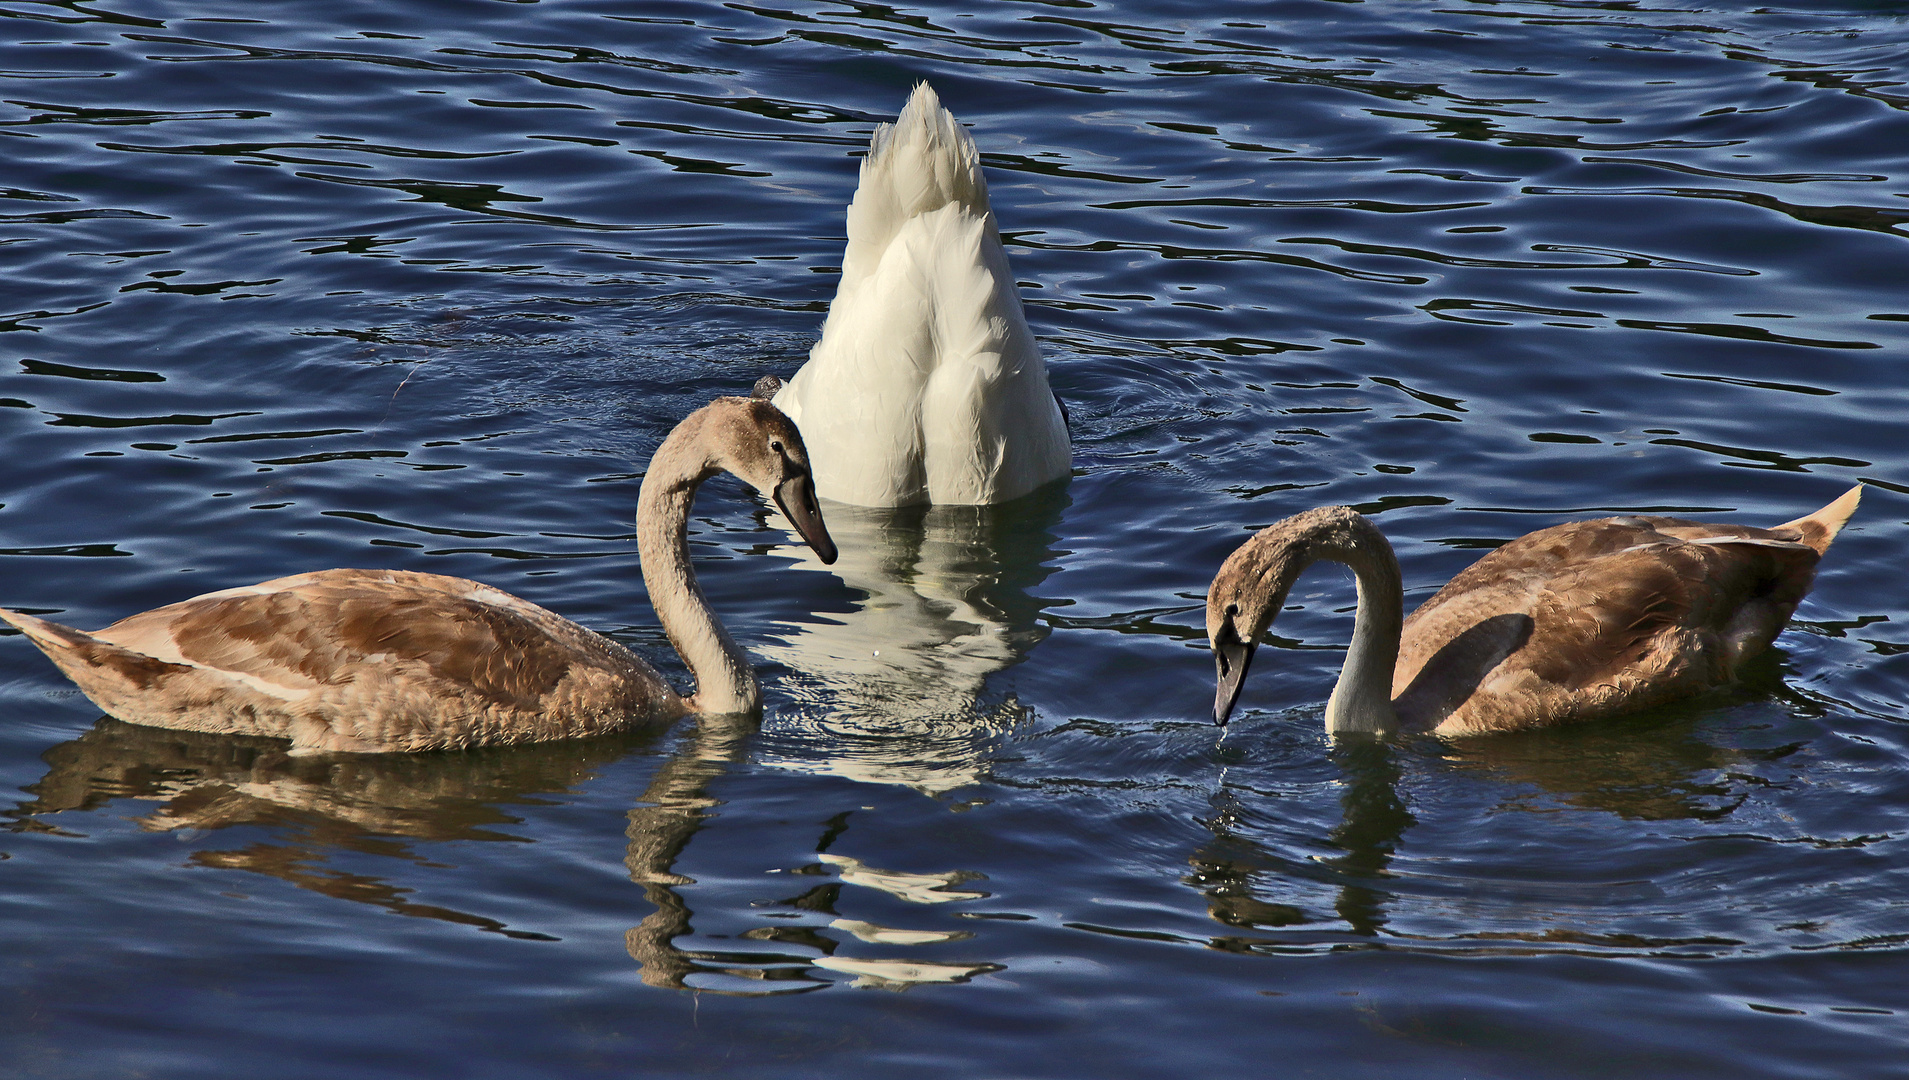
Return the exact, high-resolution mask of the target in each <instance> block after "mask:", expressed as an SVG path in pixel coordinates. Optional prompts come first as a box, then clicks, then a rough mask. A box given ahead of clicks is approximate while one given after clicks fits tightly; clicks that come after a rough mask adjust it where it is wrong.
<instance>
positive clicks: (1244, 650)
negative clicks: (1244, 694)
mask: <svg viewBox="0 0 1909 1080" xmlns="http://www.w3.org/2000/svg"><path fill="white" fill-rule="evenodd" d="M1252 662H1253V646H1251V645H1248V644H1247V643H1245V642H1243V641H1241V640H1240V639H1239V637H1238V636H1237V635H1235V634H1234V633H1233V628H1232V627H1230V626H1222V627H1220V632H1219V633H1218V634H1215V635H1214V637H1213V663H1214V665H1215V666H1216V667H1217V668H1218V669H1219V686H1218V688H1217V689H1216V690H1215V691H1214V693H1213V722H1214V723H1216V724H1220V725H1222V726H1224V725H1225V724H1226V719H1227V717H1229V716H1232V715H1233V703H1234V702H1236V701H1238V700H1239V698H1240V685H1241V684H1242V683H1244V682H1245V681H1246V668H1247V666H1248V665H1250V664H1251V663H1252Z"/></svg>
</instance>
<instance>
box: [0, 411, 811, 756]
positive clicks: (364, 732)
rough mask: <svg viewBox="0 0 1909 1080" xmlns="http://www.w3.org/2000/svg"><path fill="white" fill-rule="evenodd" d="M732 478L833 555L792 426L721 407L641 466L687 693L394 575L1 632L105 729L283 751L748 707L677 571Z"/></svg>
mask: <svg viewBox="0 0 1909 1080" xmlns="http://www.w3.org/2000/svg"><path fill="white" fill-rule="evenodd" d="M721 470H727V471H730V472H734V473H736V474H737V475H738V476H740V477H742V478H743V479H744V480H746V481H748V482H749V483H750V484H752V485H754V486H755V487H756V488H757V489H759V490H762V491H765V492H769V493H771V494H772V495H773V497H774V498H775V500H776V502H777V504H778V505H779V506H780V507H781V509H782V511H783V513H784V514H785V515H786V516H787V517H788V518H789V520H790V521H791V522H793V523H794V524H795V525H796V527H797V529H798V531H800V532H801V533H802V535H803V538H804V539H805V540H807V541H808V542H809V543H810V545H811V546H813V547H814V548H815V549H816V552H817V554H818V555H820V556H821V557H822V559H823V561H824V562H831V561H833V560H834V557H835V548H834V544H833V543H832V542H831V541H830V540H829V537H828V532H827V530H826V529H825V528H824V527H823V525H822V519H821V515H820V511H819V509H818V508H817V506H816V503H815V498H814V495H813V493H812V491H811V489H810V486H809V471H808V458H807V453H806V451H805V450H804V448H803V446H802V437H801V435H800V434H798V433H797V431H796V428H795V425H794V424H792V423H790V422H789V420H788V418H787V417H785V416H783V415H782V414H781V413H780V412H779V411H777V410H776V408H775V407H774V406H773V405H770V404H769V403H768V402H766V401H759V400H751V399H747V398H722V399H719V400H717V401H715V402H713V403H711V404H710V405H708V406H705V407H704V408H702V409H699V410H697V411H696V412H694V413H692V414H691V415H690V416H689V417H687V418H685V419H684V420H683V422H682V423H681V424H678V425H677V427H676V429H675V430H674V431H672V432H671V433H670V436H669V438H667V439H665V440H664V442H663V445H662V447H661V448H659V449H658V450H657V452H656V456H655V457H654V458H653V459H652V460H651V462H650V469H649V472H648V473H646V474H645V476H644V480H643V489H642V493H641V495H640V496H639V500H638V506H637V543H638V546H639V548H640V550H641V552H642V556H643V577H644V581H645V583H646V585H647V586H648V588H649V592H650V597H651V600H652V602H653V603H654V604H655V605H656V608H657V613H658V616H659V618H660V619H661V621H662V623H663V627H664V629H665V631H666V632H667V633H668V634H669V636H670V640H671V642H672V643H673V644H675V645H676V647H677V650H678V651H679V652H681V653H682V654H683V658H684V660H685V661H686V662H687V663H688V665H689V668H690V671H691V673H692V674H694V675H695V676H696V679H697V686H698V692H697V694H696V695H695V696H693V697H689V698H684V697H681V696H679V695H678V694H677V693H676V691H674V690H673V689H671V688H670V686H669V684H668V683H667V682H665V681H664V680H663V678H662V676H660V675H658V674H657V672H656V670H655V669H654V668H652V667H651V666H650V665H649V664H647V663H645V662H644V661H643V659H642V658H641V657H639V656H637V655H636V654H635V653H632V652H631V651H630V650H628V649H626V648H624V647H623V646H622V645H619V644H617V643H616V642H614V641H611V640H610V639H608V638H605V637H603V636H601V635H599V634H595V633H592V632H591V631H589V630H586V629H584V628H583V627H581V626H578V625H577V624H576V623H573V622H571V621H570V620H568V619H565V618H563V617H562V616H559V615H557V614H555V613H553V612H550V611H547V610H545V609H543V608H541V607H538V606H537V605H535V604H532V603H530V602H529V601H526V600H520V599H518V598H517V597H514V596H511V595H510V594H509V593H506V592H503V591H501V590H498V589H494V588H491V587H490V586H488V585H481V584H478V583H477V582H474V581H466V580H463V579H462V578H452V577H441V576H439V575H437V574H421V573H415V572H412V571H405V570H321V571H318V572H316V573H310V574H299V575H297V576H294V577H286V578H279V579H277V580H275V581H267V582H264V583H263V584H259V585H249V586H245V587H242V588H237V589H226V590H224V591H222V592H214V593H207V594H205V595H204V596H198V597H194V598H192V599H190V600H185V601H181V602H180V603H177V604H170V605H167V606H166V607H162V608H156V609H154V610H152V611H148V612H144V613H141V614H138V615H134V616H131V617H130V618H126V619H122V620H120V621H119V622H116V623H114V624H113V625H111V626H109V627H107V628H106V629H104V630H101V631H99V632H98V633H94V634H88V633H85V632H83V631H79V630H74V629H71V628H69V627H65V626H60V625H59V624H57V623H51V622H47V621H46V620H44V619H37V618H34V617H33V616H30V615H21V614H18V613H16V612H10V611H5V610H3V609H0V619H5V620H6V621H7V622H9V623H12V624H13V625H14V626H16V627H18V628H19V629H20V630H21V632H23V633H24V634H26V636H27V637H28V638H29V639H30V640H31V641H32V642H33V643H34V644H35V645H37V646H39V647H40V649H41V650H42V651H43V652H45V653H46V654H47V655H48V656H49V657H51V658H52V659H53V662H54V663H56V664H58V665H59V666H60V670H62V671H64V672H65V673H66V674H67V676H68V677H69V678H71V679H72V680H73V681H74V682H75V683H77V684H78V685H79V687H80V689H81V691H83V692H84V693H85V694H86V696H87V697H89V698H91V699H92V700H93V702H94V704H96V705H98V706H99V707H100V708H102V709H104V710H106V711H107V712H108V713H111V714H112V715H114V716H116V717H118V718H120V719H121V720H127V721H131V722H133V723H137V724H150V725H154V726H158V727H171V728H185V729H188V730H193V731H207V732H215V733H231V734H245V735H266V736H274V737H279V738H289V739H290V740H292V753H294V754H309V753H320V752H327V751H344V752H383V751H395V750H436V749H446V748H454V747H465V746H478V745H486V744H495V743H521V742H536V741H542V740H546V739H559V738H570V737H576V736H583V735H594V734H599V733H603V732H607V731H613V730H617V729H619V728H624V727H629V726H631V725H634V724H640V723H645V722H651V721H661V720H668V719H672V718H674V717H676V716H680V715H682V714H684V713H686V712H722V713H730V712H753V711H754V710H756V709H757V708H759V707H760V703H761V694H760V691H759V690H758V689H757V686H756V681H755V675H754V673H753V671H751V669H750V667H749V662H748V658H747V657H746V656H745V655H744V654H743V653H742V651H741V650H740V649H739V648H737V647H736V645H735V643H734V642H733V641H732V640H730V638H729V635H728V634H727V633H725V632H724V631H723V629H722V626H721V625H720V624H719V623H717V622H716V621H715V617H714V615H713V614H711V613H710V611H709V607H708V604H707V603H705V602H704V600H703V596H702V592H701V590H699V589H698V588H697V587H696V581H695V577H694V575H693V573H692V572H691V570H690V565H689V546H688V541H687V536H686V527H687V520H688V516H689V507H690V502H691V500H692V499H693V497H694V495H695V490H696V487H697V486H698V485H699V484H701V483H702V482H703V481H704V480H705V479H707V478H709V477H710V476H713V475H715V473H716V472H718V471H721Z"/></svg>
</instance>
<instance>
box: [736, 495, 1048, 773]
mask: <svg viewBox="0 0 1909 1080" xmlns="http://www.w3.org/2000/svg"><path fill="white" fill-rule="evenodd" d="M1067 505H1068V499H1067V496H1066V494H1065V492H1064V490H1052V489H1050V490H1048V491H1044V492H1038V493H1036V494H1034V495H1031V496H1029V497H1027V498H1025V499H1019V500H1016V501H1015V502H1013V503H1010V504H1006V505H1003V506H932V507H925V506H917V507H903V508H898V509H897V508H873V507H861V506H849V505H846V504H842V503H833V502H832V503H827V504H826V505H825V506H824V507H823V516H824V517H825V518H826V519H827V521H828V527H829V532H830V534H831V535H832V536H833V537H834V538H835V542H836V546H837V547H838V548H839V549H840V551H841V557H840V558H839V559H838V560H837V562H836V563H835V564H834V565H833V566H830V567H826V568H825V567H823V566H822V564H821V563H820V562H819V561H817V560H816V558H815V556H814V554H813V553H812V552H810V551H809V550H808V549H807V548H806V547H803V546H801V545H799V544H791V545H788V546H785V547H783V548H781V549H779V550H778V552H777V554H780V555H783V556H785V557H788V558H792V559H795V560H796V561H797V562H798V563H800V564H801V565H802V566H804V567H806V568H808V569H812V570H816V571H821V572H828V573H833V574H835V575H837V576H838V577H840V578H841V580H842V582H843V583H844V584H846V585H848V586H849V587H850V588H852V589H855V590H857V591H858V592H861V593H862V594H863V599H861V600H859V601H857V602H856V604H855V608H854V610H852V611H848V612H835V611H828V612H817V613H815V614H814V615H812V616H811V621H808V622H804V623H801V624H796V625H790V626H786V627H784V628H781V629H779V630H778V631H777V632H776V634H775V635H774V638H773V640H771V641H770V642H768V643H766V644H763V645H761V646H760V647H759V651H760V652H761V653H762V654H763V655H764V656H765V657H767V658H768V659H772V660H775V661H777V662H779V663H781V664H782V665H784V666H785V667H787V668H788V669H789V670H790V673H791V674H790V676H789V677H788V678H786V679H785V680H784V681H783V688H784V689H785V691H786V692H788V693H789V695H790V696H791V697H792V698H793V699H794V703H793V705H792V706H790V707H788V708H785V709H783V710H781V711H780V712H779V713H778V715H777V717H776V719H775V721H774V722H773V728H774V730H773V731H772V732H771V733H770V734H771V735H772V737H771V738H769V739H767V740H765V743H764V752H763V760H765V761H768V762H770V763H773V764H776V765H780V766H783V767H786V768H791V769H797V770H801V771H804V772H817V773H829V774H833V775H837V776H844V777H848V778H849V779H852V780H860V781H865V782H870V783H883V784H905V785H908V786H910V787H914V788H917V789H919V790H921V791H924V792H927V793H929V794H937V793H940V792H944V791H949V790H951V789H954V788H958V787H961V786H964V785H967V784H972V783H974V782H976V781H977V780H979V779H980V778H981V777H982V775H983V774H984V772H985V771H986V763H987V760H988V756H989V754H990V753H991V751H992V750H993V748H994V747H995V746H996V745H997V744H998V743H999V741H1000V740H1001V738H1002V737H1003V736H1005V735H1006V734H1007V733H1009V732H1010V731H1012V730H1013V729H1014V728H1015V727H1017V726H1018V725H1019V724H1020V723H1021V722H1022V720H1023V719H1024V717H1025V715H1026V713H1025V710H1024V709H1023V708H1022V707H1021V706H1020V704H1019V703H1018V702H1017V701H1015V700H1014V698H1013V697H1012V695H1008V696H1005V697H997V698H990V696H989V694H988V692H987V682H988V677H989V676H990V675H993V674H994V673H995V672H998V671H1001V670H1003V669H1005V668H1007V667H1010V666H1012V665H1014V664H1017V663H1020V662H1021V661H1022V660H1023V659H1025V658H1026V657H1027V654H1028V652H1029V651H1030V650H1031V649H1033V648H1034V646H1035V645H1037V644H1039V642H1040V641H1041V640H1042V639H1043V638H1045V637H1046V636H1047V632H1048V630H1047V627H1046V626H1044V625H1042V624H1041V623H1040V622H1039V615H1040V612H1041V601H1040V600H1038V599H1036V598H1034V597H1032V596H1030V595H1029V593H1028V590H1030V589H1032V588H1034V587H1036V586H1038V585H1039V584H1040V582H1041V581H1042V580H1043V579H1045V578H1046V577H1047V575H1048V574H1049V573H1051V572H1052V569H1051V567H1050V566H1049V565H1047V564H1049V563H1051V562H1053V561H1054V560H1055V559H1057V558H1058V557H1059V556H1061V555H1063V554H1065V553H1064V552H1060V551H1056V550H1055V549H1054V547H1053V544H1054V540H1055V536H1054V532H1053V530H1054V527H1055V525H1056V523H1057V522H1058V521H1059V519H1060V515H1061V512H1062V511H1063V510H1065V509H1066V507H1067ZM773 520H776V523H777V524H779V525H781V526H782V527H784V528H786V527H787V523H786V522H781V521H780V520H779V519H773Z"/></svg>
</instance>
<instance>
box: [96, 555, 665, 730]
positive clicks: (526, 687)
mask: <svg viewBox="0 0 1909 1080" xmlns="http://www.w3.org/2000/svg"><path fill="white" fill-rule="evenodd" d="M94 636H95V637H97V638H99V639H100V640H102V641H106V642H111V643H113V644H115V645H118V646H120V647H123V648H125V649H130V650H134V651H135V652H137V653H143V654H146V655H150V656H155V657H157V658H159V659H160V660H163V661H166V662H168V663H174V662H177V663H180V664H185V665H190V667H191V669H192V670H197V671H201V672H203V673H206V674H214V673H219V674H223V675H224V676H225V677H227V678H229V679H233V680H236V681H238V682H240V683H242V684H243V685H245V686H247V687H249V688H251V689H253V690H255V691H258V693H256V694H254V695H251V696H252V697H258V698H262V699H264V700H266V701H267V702H268V703H270V702H271V699H272V698H274V697H275V698H277V699H278V703H277V704H276V705H274V706H272V707H274V708H275V709H277V710H278V711H280V712H282V713H284V717H283V718H282V719H281V720H278V721H274V722H272V723H270V724H269V725H259V726H257V730H260V731H263V732H264V733H270V734H281V733H285V732H290V733H291V735H292V737H293V739H294V741H295V749H358V750H370V749H426V748H431V747H437V746H461V745H474V744H477V743H484V742H517V741H532V740H538V739H546V738H558V737H564V736H568V735H577V734H586V733H588V732H590V731H598V730H605V729H608V728H613V727H619V726H623V725H624V724H625V723H627V722H630V721H633V720H639V719H642V718H643V717H644V716H645V715H650V714H655V715H658V716H661V715H672V714H674V712H676V711H680V705H681V700H680V699H679V698H678V697H677V696H676V695H675V693H674V692H673V691H672V690H670V688H669V687H668V685H667V684H666V683H665V682H664V681H663V680H662V678H661V677H660V676H659V675H657V674H656V672H655V670H654V669H653V668H651V667H650V666H649V665H648V664H646V663H644V661H643V660H642V659H641V658H640V657H638V656H636V655H635V654H634V653H632V652H630V651H629V650H628V649H626V648H624V647H623V646H621V645H618V644H617V643H615V642H613V641H610V640H609V639H607V638H604V637H602V636H601V635H598V634H594V633H591V632H590V631H588V630H586V629H584V628H583V627H580V626H578V625H576V624H575V623H572V622H570V621H569V620H567V619H564V618H562V617H561V616H558V615H556V614H554V613H552V612H550V611H547V610H545V609H544V608H541V607H538V606H537V605H535V604H532V603H529V602H528V601H525V600H520V599H517V598H516V597H513V596H510V595H509V594H507V593H504V592H501V591H499V590H496V589H492V588H490V587H489V586H485V585H479V584H477V583H476V582H471V581H465V580H462V579H459V578H447V577H441V576H438V575H435V574H419V573H411V572H405V571H367V570H327V571H320V572H318V573H313V574H301V575H298V576H296V577H289V578H280V579H278V580H275V581H269V582H265V583H263V584H261V585H256V586H251V587H248V588H241V589H229V590H226V591H224V592H217V593H208V594H206V595H204V596H199V597H194V598H193V599H190V600H185V601H182V602H180V603H177V604H171V605H168V606H166V607H162V608H156V609H154V610H152V611H148V612H144V613H141V614H139V615H134V616H131V617H130V618H127V619H123V620H121V621H120V622H117V623H114V624H113V625H112V626H109V627H107V628H106V629H104V630H101V631H100V632H99V633H98V634H97V635H94ZM235 700H236V699H235ZM254 704H255V705H256V702H255V703H254ZM193 707H194V708H199V706H197V705H194V706H193ZM128 718H130V717H128ZM145 722H151V721H150V720H148V721H145ZM226 722H228V721H213V722H212V724H213V725H214V726H207V724H206V723H202V722H201V721H200V720H199V719H196V718H195V719H194V720H193V721H192V722H191V723H189V724H188V723H183V722H182V723H179V724H177V725H176V726H192V727H201V728H202V729H206V730H220V728H219V727H218V726H216V724H218V723H226ZM229 723H231V725H232V726H231V727H229V728H227V730H251V729H252V726H251V725H249V723H242V722H240V721H236V720H234V721H229Z"/></svg>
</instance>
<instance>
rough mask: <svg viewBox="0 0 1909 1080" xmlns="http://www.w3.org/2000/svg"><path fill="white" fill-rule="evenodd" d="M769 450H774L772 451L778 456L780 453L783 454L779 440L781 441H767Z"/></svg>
mask: <svg viewBox="0 0 1909 1080" xmlns="http://www.w3.org/2000/svg"><path fill="white" fill-rule="evenodd" d="M769 449H771V450H774V451H775V452H776V453H778V454H780V453H782V452H783V450H782V440H781V439H770V440H769Z"/></svg>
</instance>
